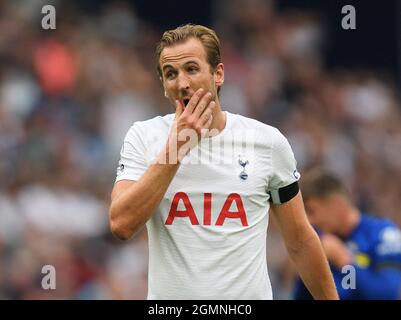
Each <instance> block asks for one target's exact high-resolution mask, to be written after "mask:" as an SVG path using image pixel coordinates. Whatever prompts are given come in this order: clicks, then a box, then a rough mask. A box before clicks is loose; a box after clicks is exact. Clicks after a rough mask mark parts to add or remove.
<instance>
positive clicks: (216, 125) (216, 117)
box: [210, 99, 227, 133]
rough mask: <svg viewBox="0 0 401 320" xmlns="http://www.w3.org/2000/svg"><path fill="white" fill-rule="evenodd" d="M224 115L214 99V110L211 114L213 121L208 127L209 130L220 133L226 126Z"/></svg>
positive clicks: (218, 103)
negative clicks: (215, 130)
mask: <svg viewBox="0 0 401 320" xmlns="http://www.w3.org/2000/svg"><path fill="white" fill-rule="evenodd" d="M226 118H227V117H226V113H225V112H223V111H222V110H221V106H220V102H219V101H218V99H216V108H215V110H214V112H213V120H212V124H211V125H210V130H212V129H217V130H218V132H219V133H220V132H221V131H223V130H224V128H225V127H226V124H227V119H226Z"/></svg>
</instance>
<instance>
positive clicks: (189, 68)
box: [187, 66, 198, 73]
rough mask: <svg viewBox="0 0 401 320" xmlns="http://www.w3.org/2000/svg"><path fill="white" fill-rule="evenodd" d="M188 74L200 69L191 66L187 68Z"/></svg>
mask: <svg viewBox="0 0 401 320" xmlns="http://www.w3.org/2000/svg"><path fill="white" fill-rule="evenodd" d="M187 71H188V73H195V72H197V71H198V68H197V67H196V66H189V67H188V68H187Z"/></svg>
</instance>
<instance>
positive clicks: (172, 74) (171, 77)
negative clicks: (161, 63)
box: [165, 71, 175, 80]
mask: <svg viewBox="0 0 401 320" xmlns="http://www.w3.org/2000/svg"><path fill="white" fill-rule="evenodd" d="M174 75H175V72H173V71H168V72H167V73H166V74H165V77H166V79H169V80H170V79H173V77H174Z"/></svg>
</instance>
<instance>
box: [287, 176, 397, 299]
mask: <svg viewBox="0 0 401 320" xmlns="http://www.w3.org/2000/svg"><path fill="white" fill-rule="evenodd" d="M301 187H302V194H303V197H304V201H305V207H306V211H307V215H308V217H309V220H310V222H311V223H312V225H314V226H315V227H316V228H317V229H318V230H319V233H320V237H321V241H322V244H323V248H324V251H325V253H326V255H327V258H328V260H329V263H330V265H331V268H332V272H333V275H334V280H335V283H336V286H337V290H338V293H339V296H340V298H341V299H400V298H401V231H400V229H399V228H398V227H397V226H396V225H395V224H394V223H392V222H391V221H389V220H385V219H380V218H377V217H374V216H370V215H367V214H362V213H361V212H360V211H359V210H358V208H357V207H356V206H355V205H354V204H353V203H352V202H351V200H350V197H349V195H348V192H347V190H346V188H345V187H344V185H343V184H342V183H341V181H340V180H339V179H338V178H337V177H335V176H334V175H332V174H330V173H328V172H326V171H324V170H322V169H315V170H313V171H311V172H310V173H309V174H306V175H305V176H304V177H303V179H302V183H301ZM344 267H346V268H344ZM343 268H344V269H343ZM342 271H343V272H342ZM345 277H346V278H345ZM352 277H354V279H352ZM294 294H295V298H296V299H308V298H311V296H310V294H309V293H308V291H307V290H306V288H305V287H304V286H303V285H302V283H301V282H300V281H298V283H297V284H296V287H295V292H294Z"/></svg>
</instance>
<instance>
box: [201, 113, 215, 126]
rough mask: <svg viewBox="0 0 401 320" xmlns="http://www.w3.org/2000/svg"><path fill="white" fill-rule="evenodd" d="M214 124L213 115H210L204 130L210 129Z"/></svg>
mask: <svg viewBox="0 0 401 320" xmlns="http://www.w3.org/2000/svg"><path fill="white" fill-rule="evenodd" d="M212 122H213V115H210V116H209V118H208V119H207V121H206V123H205V124H204V125H203V127H204V128H206V129H209V128H210V126H211V125H212Z"/></svg>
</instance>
